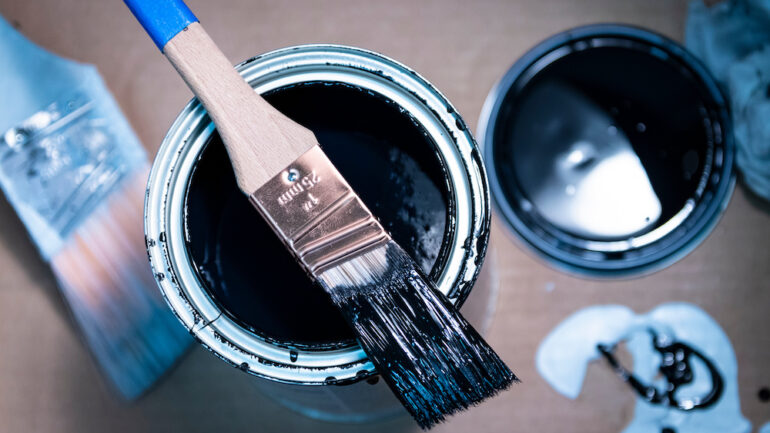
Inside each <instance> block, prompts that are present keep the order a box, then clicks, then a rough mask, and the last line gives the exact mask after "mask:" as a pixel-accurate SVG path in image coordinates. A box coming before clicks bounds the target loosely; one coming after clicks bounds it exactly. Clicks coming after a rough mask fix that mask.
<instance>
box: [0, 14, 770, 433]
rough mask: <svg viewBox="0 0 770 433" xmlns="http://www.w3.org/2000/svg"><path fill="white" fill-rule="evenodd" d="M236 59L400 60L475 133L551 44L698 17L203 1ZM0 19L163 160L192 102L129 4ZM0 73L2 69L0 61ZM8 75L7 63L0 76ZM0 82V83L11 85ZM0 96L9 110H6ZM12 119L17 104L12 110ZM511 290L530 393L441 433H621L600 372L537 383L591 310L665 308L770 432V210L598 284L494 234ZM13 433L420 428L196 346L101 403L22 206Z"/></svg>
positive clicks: (7, 378)
mask: <svg viewBox="0 0 770 433" xmlns="http://www.w3.org/2000/svg"><path fill="white" fill-rule="evenodd" d="M189 3H190V6H191V8H192V9H193V10H194V11H195V12H196V14H197V15H198V17H199V18H200V20H201V21H202V22H203V24H204V25H205V26H206V28H207V29H208V31H209V32H210V34H211V36H212V37H213V38H214V39H215V40H216V41H217V42H218V43H219V44H220V46H221V47H222V49H223V50H224V51H225V53H226V54H227V55H228V56H229V58H230V59H231V60H233V61H239V60H242V59H246V58H248V57H251V56H253V55H255V54H259V53H262V52H265V51H268V50H272V49H275V48H279V47H284V46H288V45H294V44H301V43H311V42H331V43H341V44H348V45H354V46H360V47H364V48H368V49H372V50H375V51H378V52H381V53H384V54H386V55H387V56H390V57H392V58H394V59H397V60H399V61H401V62H403V63H405V64H407V65H409V66H410V67H412V68H413V69H415V70H416V71H418V72H419V73H420V74H422V75H423V76H425V77H426V78H427V79H428V80H430V81H431V82H432V83H433V84H435V85H436V86H437V87H438V88H439V89H440V90H441V91H442V92H443V93H444V94H445V95H446V96H447V97H448V98H449V99H450V100H451V101H452V102H453V103H454V104H455V106H456V107H457V108H458V110H459V112H460V113H461V114H462V115H463V116H464V117H465V119H466V121H467V122H468V123H469V124H471V125H475V124H476V120H477V118H478V115H479V112H480V110H481V106H482V103H483V101H484V98H485V97H486V95H487V92H488V91H489V89H490V88H491V87H492V86H493V84H494V83H495V82H496V80H497V79H498V78H500V77H501V76H502V74H503V73H504V72H505V71H506V69H507V68H508V67H509V66H510V65H511V63H512V62H513V61H514V60H516V59H517V58H518V57H519V56H521V55H522V54H523V53H524V52H525V51H526V50H527V49H528V48H530V47H532V46H533V45H534V44H536V43H537V42H538V41H540V40H542V39H543V38H545V37H547V36H549V35H552V34H554V33H556V32H559V31H561V30H564V29H567V28H569V27H573V26H577V25H580V24H588V23H596V22H623V23H632V24H636V25H640V26H644V27H647V28H650V29H653V30H656V31H658V32H661V33H663V34H665V35H667V36H670V37H672V38H674V39H677V40H681V38H682V34H683V23H684V19H685V14H686V9H687V5H686V3H685V2H683V1H675V0H635V1H630V0H624V1H617V0H508V1H487V0H483V1H482V0H474V1H468V0H445V1H438V0H391V1H379V2H375V1H365V0H350V1H330V0H324V1H317V0H301V1H299V0H298V1H292V0H285V1H280V0H272V1H261V0H237V1H235V0H221V1H206V0H190V1H189ZM0 14H2V15H3V16H5V17H6V18H7V19H8V20H9V21H11V22H13V23H14V25H16V26H17V27H18V28H19V29H20V30H21V31H22V32H23V33H25V34H26V35H28V36H29V37H30V38H31V39H32V40H33V41H35V42H37V43H39V44H40V45H42V46H44V47H46V48H48V49H50V50H52V51H54V52H56V53H59V54H61V55H64V56H68V57H71V58H74V59H77V60H80V61H83V62H88V63H93V64H96V65H97V66H98V68H99V70H100V71H101V73H102V75H103V76H104V78H105V80H106V82H107V85H108V86H109V88H110V90H111V91H112V92H113V93H114V94H115V96H116V98H117V100H118V102H119V103H120V105H121V107H122V109H123V110H124V111H125V114H126V116H127V117H128V119H129V120H130V121H131V123H132V124H133V126H134V128H135V130H136V132H137V133H138V135H139V137H140V139H141V140H142V142H143V143H144V144H145V146H146V147H147V149H148V150H149V152H150V153H151V154H154V153H155V151H156V150H157V148H158V146H159V144H160V142H161V140H162V138H163V136H164V134H165V132H166V130H167V128H168V127H169V125H170V124H171V122H172V120H173V119H174V118H175V116H176V114H177V113H178V112H179V110H180V109H181V108H182V106H183V105H184V104H185V103H186V102H187V101H188V100H189V98H190V97H191V94H190V92H189V91H188V90H187V88H186V87H185V86H184V84H183V83H182V81H181V80H180V79H179V78H178V77H177V76H176V75H175V73H174V71H173V70H172V68H171V66H170V65H169V64H167V62H166V60H165V59H164V58H163V57H162V56H161V54H160V53H158V52H157V50H156V49H155V47H154V46H153V45H152V43H151V42H150V41H149V39H148V38H147V37H146V36H145V35H144V34H143V32H142V30H141V29H140V27H139V25H138V24H137V23H136V22H135V20H134V18H133V17H132V16H131V15H130V13H129V12H128V11H127V9H126V8H125V7H124V6H123V5H122V4H121V2H119V1H117V0H112V1H104V0H91V1H88V0H68V1H61V0H26V1H18V0H0ZM0 60H1V59H0ZM1 70H2V65H1V64H0V71H1ZM0 73H2V72H0ZM0 98H2V95H0ZM3 103H6V102H3ZM492 237H493V249H494V252H495V254H496V256H497V263H498V266H499V269H498V271H499V275H500V278H501V281H500V284H501V291H500V296H499V301H498V307H497V311H496V313H495V317H494V319H493V321H492V325H491V328H490V331H489V334H488V337H489V341H490V343H491V344H492V345H493V346H494V347H495V348H496V349H497V350H498V351H499V352H500V353H501V355H502V357H503V358H504V359H505V360H506V361H507V362H508V363H509V365H510V366H511V367H513V368H514V370H515V371H516V372H517V374H518V375H519V376H520V377H521V378H522V379H523V383H522V384H520V385H517V386H515V387H514V388H513V389H512V390H511V391H509V392H506V393H504V394H503V395H501V396H499V397H498V398H495V399H493V400H491V401H489V402H487V403H485V404H483V405H481V406H479V407H477V408H474V409H473V410H470V411H468V412H466V413H464V414H461V415H459V416H456V417H454V418H452V419H451V421H450V422H448V423H446V424H444V425H442V426H440V427H438V428H436V429H435V430H434V431H436V432H442V433H443V432H474V433H483V432H514V431H520V432H527V433H534V432H538V433H541V432H585V433H602V432H618V431H620V430H622V428H623V427H624V426H625V425H626V424H627V422H628V421H629V420H630V419H631V417H632V416H633V396H632V395H631V393H630V392H629V391H628V390H627V389H626V388H625V386H624V385H622V384H621V383H620V382H619V381H618V380H617V379H616V378H615V377H614V376H613V375H612V373H611V372H610V371H609V370H608V369H607V368H606V367H604V366H603V365H599V364H596V365H592V366H590V367H589V371H588V376H587V379H586V383H585V386H584V388H583V391H582V393H581V395H580V397H579V398H578V399H577V400H576V401H570V400H567V399H566V398H564V397H562V396H561V395H560V394H557V393H556V392H555V391H554V390H553V389H551V388H550V387H549V386H548V385H547V384H546V383H545V382H544V381H543V380H542V378H540V376H539V375H538V374H537V372H536V371H535V368H534V355H535V350H536V348H537V346H538V344H539V342H540V341H541V339H542V338H543V337H544V336H545V335H546V333H547V332H548V331H549V330H550V329H552V328H553V327H554V326H555V325H556V324H557V323H559V322H560V321H561V320H562V319H564V318H565V317H566V316H567V315H568V314H570V313H571V312H573V311H575V310H577V309H579V308H582V307H585V306H588V305H593V304H597V303H599V304H601V303H618V304H625V305H628V306H630V307H631V308H633V309H635V310H636V311H638V312H645V311H647V310H649V309H651V308H653V307H655V306H656V305H658V304H660V303H663V302H667V301H687V302H692V303H695V304H697V305H699V306H700V307H701V308H703V309H704V310H706V311H707V312H708V313H709V314H710V315H712V316H713V317H714V318H715V319H716V320H717V321H718V322H719V323H720V324H721V325H722V327H723V328H724V330H725V331H726V332H727V334H728V336H729V337H730V339H731V340H732V342H733V345H734V348H735V351H736V354H737V357H738V362H739V382H740V397H741V403H742V409H743V413H744V415H745V416H746V417H748V418H749V419H750V421H751V422H752V423H753V424H754V426H755V427H759V426H760V425H762V424H763V423H765V422H767V421H770V403H762V402H760V401H759V399H758V397H757V392H758V390H759V389H760V387H761V386H770V371H768V370H767V369H766V368H765V367H766V366H767V365H768V361H770V332H768V329H770V314H768V308H770V248H768V244H770V212H768V206H764V207H763V205H759V204H756V203H755V202H752V201H751V200H750V199H749V198H748V197H747V194H746V193H745V192H744V189H743V188H742V187H740V186H739V187H738V188H737V189H736V193H735V195H734V197H733V199H732V202H731V204H730V206H729V208H728V210H727V212H726V213H725V215H724V218H723V219H722V221H721V222H720V223H719V225H718V226H717V227H716V229H715V230H714V232H713V234H712V235H711V236H710V237H709V238H708V239H707V240H706V241H705V242H704V243H703V244H702V245H701V246H700V247H699V248H698V249H697V250H696V251H695V252H693V253H692V254H690V255H689V256H687V257H686V258H684V259H683V260H682V261H681V262H679V263H677V264H675V265H673V266H671V267H670V268H668V269H666V270H664V271H662V272H659V273H656V274H654V275H650V276H647V277H644V278H640V279H634V280H623V281H592V280H583V279H578V278H574V277H571V276H568V275H564V274H562V273H559V272H557V271H555V270H553V269H551V268H549V267H547V266H546V265H544V264H543V263H542V262H541V261H539V260H537V259H534V258H532V257H531V256H530V255H528V253H526V252H525V251H524V250H523V249H522V248H520V247H519V246H517V244H516V243H515V242H514V241H513V240H512V238H511V237H510V236H509V235H508V233H506V231H505V229H504V227H502V226H501V225H500V224H499V222H498V223H496V224H494V226H493V234H492ZM0 318H2V319H1V320H0V432H3V433H4V432H14V433H15V432H38V431H39V432H62V433H65V432H78V433H86V432H110V433H118V432H123V431H126V432H129V431H130V432H137V431H152V432H168V431H179V432H209V431H217V432H231V431H232V432H240V431H244V432H245V431H253V432H257V431H261V432H268V431H281V432H289V431H329V432H332V431H334V432H369V431H371V432H386V431H387V432H396V431H410V432H415V433H416V432H418V431H419V429H418V428H417V427H416V426H415V425H414V424H413V423H411V422H410V421H409V420H405V419H401V420H394V421H390V422H386V423H381V424H373V425H366V426H360V425H357V426H351V425H336V424H328V423H321V422H316V421H312V420H309V419H306V418H303V417H301V416H298V415H295V414H294V413H292V412H290V411H288V410H286V409H283V408H282V407H280V406H278V405H277V404H275V403H273V402H272V401H271V400H270V399H269V398H268V397H265V396H262V395H260V394H258V393H257V391H256V390H255V388H254V387H253V386H252V384H250V383H249V378H248V377H247V376H246V375H244V374H243V373H242V372H240V371H238V370H236V369H233V368H231V367H229V366H228V365H226V364H225V363H223V362H222V361H220V360H219V359H217V358H215V357H214V356H212V355H211V354H209V353H207V352H206V351H205V350H203V349H202V348H200V347H196V348H195V349H193V351H192V352H191V353H190V354H189V356H188V357H187V358H186V359H184V361H183V362H182V363H181V364H180V365H179V367H178V368H177V369H176V370H174V371H173V373H172V374H171V375H170V376H169V377H168V378H167V379H166V380H165V381H164V382H163V383H161V384H160V385H159V386H158V387H157V388H156V389H155V390H154V391H153V392H152V393H150V394H149V395H148V396H146V397H145V398H144V399H142V400H141V401H139V402H137V403H134V404H130V405H126V404H123V403H121V402H120V401H118V400H117V399H116V398H115V397H114V396H113V395H112V394H111V393H110V392H109V390H108V389H107V388H106V386H105V384H104V383H103V382H102V379H101V377H100V376H99V374H98V372H97V371H96V370H95V366H94V364H93V362H92V360H91V359H90V358H89V356H88V355H87V352H86V351H85V349H84V348H83V346H82V344H81V343H80V341H79V339H78V336H77V333H76V332H75V331H74V329H73V325H72V323H71V321H70V319H69V317H68V316H67V313H66V310H65V309H64V307H63V305H62V302H61V300H60V298H59V297H58V295H57V292H56V286H55V283H54V281H53V278H52V276H51V273H50V272H49V271H48V270H47V268H46V267H45V266H44V264H43V263H42V262H41V261H40V259H39V258H38V257H37V254H36V252H35V249H34V247H33V246H32V245H31V243H30V242H29V241H28V240H27V238H26V236H25V235H24V232H23V227H22V225H21V223H19V222H18V220H17V218H16V217H15V215H14V213H13V211H12V209H11V208H10V206H9V205H8V204H7V203H6V202H5V201H4V200H3V201H0Z"/></svg>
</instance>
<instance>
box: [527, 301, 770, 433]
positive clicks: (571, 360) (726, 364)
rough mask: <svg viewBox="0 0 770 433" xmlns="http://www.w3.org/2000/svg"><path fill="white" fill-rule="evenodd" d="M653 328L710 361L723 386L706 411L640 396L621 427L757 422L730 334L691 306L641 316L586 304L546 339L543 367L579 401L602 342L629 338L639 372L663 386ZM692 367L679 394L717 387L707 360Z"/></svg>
mask: <svg viewBox="0 0 770 433" xmlns="http://www.w3.org/2000/svg"><path fill="white" fill-rule="evenodd" d="M650 330H652V331H654V332H655V333H657V334H662V335H667V336H669V337H670V338H672V339H675V340H677V341H681V342H683V343H686V344H687V345H689V346H692V347H694V348H696V349H697V350H699V351H700V352H701V353H702V354H703V355H704V356H705V357H707V358H708V359H710V360H711V362H713V363H714V364H715V366H716V368H717V369H718V370H719V372H720V373H721V377H722V378H723V379H724V391H723V394H722V396H721V398H720V399H719V400H718V401H717V402H716V403H715V404H713V405H712V406H711V407H709V408H708V409H705V410H692V411H683V410H679V409H676V408H672V407H669V406H661V405H654V404H650V403H648V402H646V401H644V400H643V399H641V398H637V399H636V403H635V408H634V418H633V419H632V420H631V422H630V423H629V424H628V426H626V428H625V430H624V431H623V433H653V432H654V433H658V432H660V431H663V430H664V429H671V430H672V431H676V432H677V433H748V432H749V431H750V430H751V423H749V422H748V421H747V420H746V419H745V418H744V417H743V415H742V414H741V411H740V400H739V398H738V384H737V374H738V366H737V362H736V359H735V353H734V352H733V349H732V345H731V344H730V340H729V339H728V338H727V336H726V335H725V333H724V331H723V330H722V329H721V328H720V327H719V325H718V324H717V323H716V322H715V321H714V320H713V319H712V318H711V317H710V316H709V315H708V314H706V313H705V312H704V311H703V310H701V309H700V308H698V307H696V306H694V305H691V304H686V303H668V304H663V305H660V306H658V307H657V308H655V309H653V310H652V311H650V312H648V313H646V314H641V315H637V314H635V313H634V312H633V311H632V310H630V309H629V308H627V307H624V306H620V305H598V306H592V307H588V308H585V309H582V310H580V311H578V312H576V313H574V314H573V315H571V316H570V317H568V318H567V319H565V320H564V321H563V322H562V323H560V324H559V325H558V326H557V327H556V328H555V329H554V330H553V331H551V333H550V334H549V335H548V336H547V337H546V338H545V339H544V340H543V342H542V343H541V345H540V347H539V348H538V352H537V355H536V360H535V361H536V366H537V370H538V372H539V373H540V375H541V376H542V377H543V378H544V379H545V380H546V381H547V382H548V383H549V384H550V385H551V386H552V387H553V388H554V389H555V390H556V391H558V392H559V393H561V394H563V395H565V396H566V397H568V398H571V399H574V398H576V397H577V396H578V394H579V393H580V389H581V388H582V385H583V380H584V378H585V374H586V368H587V366H588V363H589V362H591V361H593V360H596V359H599V358H600V356H601V355H600V352H599V350H597V346H598V345H605V346H614V345H615V344H617V343H619V342H621V341H625V342H626V347H627V349H628V351H629V352H630V353H631V355H632V357H633V359H634V363H633V364H634V365H633V372H634V374H635V375H636V376H637V377H638V378H639V379H640V380H642V381H644V382H645V383H648V384H652V385H654V386H656V387H657V388H658V389H662V385H663V384H665V380H664V379H663V378H661V377H659V373H660V366H661V358H660V355H659V354H657V352H656V351H655V349H654V347H653V345H652V342H651V340H650V336H649V335H650V334H649V331H650ZM692 366H693V372H694V379H693V381H692V382H691V383H690V384H688V385H687V386H686V387H682V388H681V389H680V390H679V391H678V393H677V397H678V398H680V399H685V398H695V397H697V396H701V395H704V394H706V393H708V392H709V390H710V389H711V388H712V386H713V384H712V383H711V377H710V375H709V372H708V369H707V367H706V365H705V364H704V363H703V362H702V361H700V360H698V359H693V362H692ZM767 433H770V432H767Z"/></svg>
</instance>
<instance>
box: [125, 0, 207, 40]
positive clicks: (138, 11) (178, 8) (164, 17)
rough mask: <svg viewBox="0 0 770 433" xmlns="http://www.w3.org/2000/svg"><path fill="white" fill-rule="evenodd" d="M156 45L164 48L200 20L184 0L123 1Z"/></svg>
mask: <svg viewBox="0 0 770 433" xmlns="http://www.w3.org/2000/svg"><path fill="white" fill-rule="evenodd" d="M123 1H124V2H125V3H126V6H128V8H129V9H131V12H133V14H134V16H135V17H136V19H137V20H139V23H141V24H142V27H144V30H145V31H147V34H149V35H150V37H151V38H152V40H153V42H155V45H157V46H158V48H159V49H160V50H161V51H163V47H165V46H166V43H168V41H170V40H171V38H173V37H174V36H176V35H177V33H179V32H181V31H182V30H184V29H185V28H186V27H187V26H189V25H190V24H192V23H197V22H198V18H195V15H193V13H192V12H191V11H190V8H188V7H187V5H186V4H185V3H184V2H183V1H182V0H123Z"/></svg>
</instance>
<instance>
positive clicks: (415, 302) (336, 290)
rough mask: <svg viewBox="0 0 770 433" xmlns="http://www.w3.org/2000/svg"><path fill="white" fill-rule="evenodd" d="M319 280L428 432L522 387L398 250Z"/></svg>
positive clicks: (392, 246) (387, 248) (379, 252)
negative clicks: (489, 399)
mask: <svg viewBox="0 0 770 433" xmlns="http://www.w3.org/2000/svg"><path fill="white" fill-rule="evenodd" d="M319 281H320V282H321V284H322V285H323V286H324V288H325V289H326V291H327V292H328V293H329V294H330V295H331V297H332V300H333V301H334V303H335V304H336V305H337V306H338V307H339V309H340V311H341V312H342V314H343V315H344V316H345V318H346V320H347V321H348V322H349V323H350V325H351V326H352V327H353V328H354V330H355V332H356V334H357V336H358V340H359V343H360V344H361V346H362V348H363V349H364V351H365V352H366V353H367V355H368V356H369V359H370V360H371V361H372V362H373V363H374V366H375V367H376V368H377V371H378V372H379V373H380V374H381V375H382V376H383V378H384V379H385V381H386V382H387V383H388V385H389V386H390V387H391V389H392V390H393V391H394V393H395V394H396V396H398V398H399V399H400V400H401V402H402V403H403V405H404V407H406V409H407V410H408V411H409V412H410V413H411V414H412V416H413V417H414V418H415V420H416V421H417V423H418V424H419V425H420V426H421V427H422V428H423V429H428V428H430V427H431V426H433V425H434V424H435V423H437V422H440V421H443V420H444V418H445V416H447V415H451V414H452V413H454V412H456V411H458V410H462V409H466V408H468V407H469V406H471V405H475V404H477V403H479V402H480V401H482V400H484V399H486V398H487V397H491V396H493V395H494V394H496V393H497V392H498V391H500V390H504V389H506V388H508V387H509V386H510V385H511V383H513V382H514V381H518V379H517V378H516V376H515V375H514V374H513V373H512V372H511V370H510V369H508V367H507V366H506V365H505V364H504V363H503V361H502V360H501V359H500V358H499V357H498V356H497V354H496V353H495V352H494V351H493V350H492V348H490V347H489V345H487V343H486V342H485V341H484V340H483V339H482V338H481V336H480V335H479V334H478V333H477V332H476V331H475V330H474V329H473V328H472V327H471V325H470V324H468V322H467V321H466V320H465V319H464V318H463V317H462V316H461V315H460V314H459V313H458V312H457V311H456V310H455V309H454V307H452V305H451V304H449V302H448V301H447V300H446V298H444V297H443V295H441V294H440V293H438V291H437V290H436V289H435V288H434V287H433V285H432V283H431V282H430V280H428V279H426V278H424V277H423V275H422V274H421V272H419V271H418V270H417V268H416V266H415V264H414V262H413V261H412V260H411V258H409V256H408V255H407V254H406V253H405V252H404V251H403V250H402V249H401V248H400V247H399V246H398V245H397V244H396V243H394V242H392V241H391V242H389V243H388V244H386V245H384V246H382V247H380V248H378V249H375V250H373V251H370V252H368V253H366V254H363V255H361V256H359V257H356V258H354V259H352V260H349V261H348V262H346V263H344V264H341V265H338V266H337V267H336V268H333V269H329V270H326V271H324V272H323V273H322V274H321V275H320V276H319Z"/></svg>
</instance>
